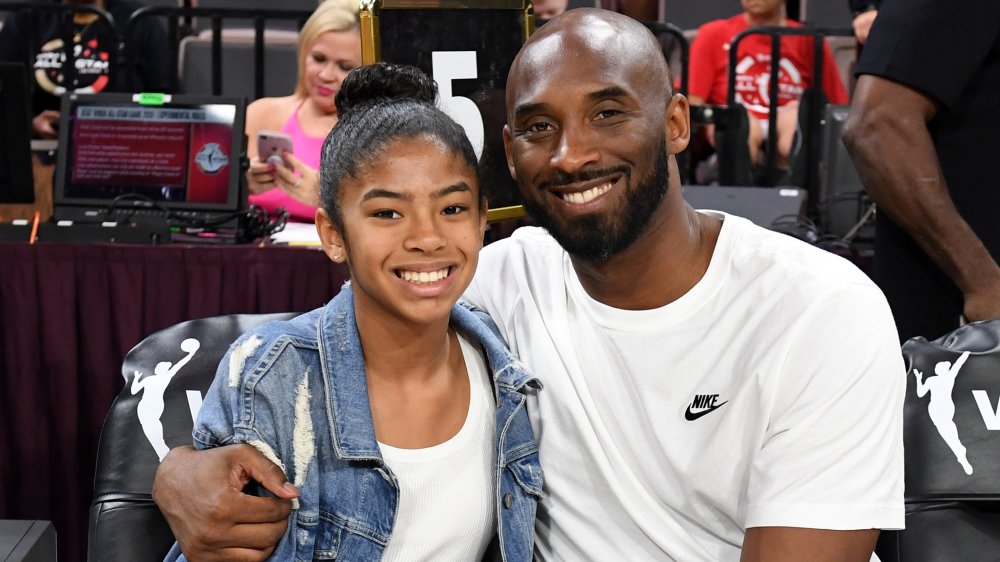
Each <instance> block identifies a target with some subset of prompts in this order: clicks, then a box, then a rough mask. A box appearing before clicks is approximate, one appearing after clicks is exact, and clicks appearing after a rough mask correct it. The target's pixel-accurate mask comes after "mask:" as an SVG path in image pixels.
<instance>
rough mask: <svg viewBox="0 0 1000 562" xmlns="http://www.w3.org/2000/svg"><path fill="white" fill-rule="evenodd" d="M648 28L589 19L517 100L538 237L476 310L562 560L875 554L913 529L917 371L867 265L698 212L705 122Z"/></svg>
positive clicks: (487, 289)
mask: <svg viewBox="0 0 1000 562" xmlns="http://www.w3.org/2000/svg"><path fill="white" fill-rule="evenodd" d="M670 84H671V80H670V75H669V71H668V69H667V66H666V64H664V62H663V58H662V56H660V54H659V50H658V48H657V46H656V44H655V42H654V40H653V39H652V37H651V36H650V35H649V34H648V33H646V32H645V30H644V29H642V26H641V24H638V23H636V22H634V21H632V20H629V19H627V18H624V17H620V16H617V15H615V14H611V13H608V12H601V11H587V10H577V11H572V12H568V13H567V14H565V15H563V16H561V17H560V18H557V19H555V20H553V21H552V22H550V23H549V24H547V25H546V26H545V27H543V28H542V29H541V30H540V31H539V32H538V33H536V34H535V36H533V37H532V38H531V40H530V41H529V42H528V43H527V44H526V45H525V46H524V48H523V49H522V50H521V53H520V54H519V55H518V57H517V58H516V59H515V61H514V64H513V67H512V69H511V72H510V77H509V80H508V84H507V110H508V114H507V117H508V125H507V127H506V128H505V130H504V139H505V145H506V149H507V160H508V164H509V167H510V171H511V174H512V175H513V176H514V178H515V179H516V180H517V181H518V184H519V185H520V187H521V193H522V196H523V198H524V201H525V205H526V206H527V208H528V209H529V211H530V213H531V215H532V217H534V218H535V219H536V221H537V222H538V223H539V224H541V225H542V226H543V227H544V229H542V228H525V229H520V230H518V231H515V233H514V235H513V236H512V237H511V238H510V239H508V240H502V241H500V242H497V243H494V244H492V245H490V246H488V247H487V248H486V249H484V250H483V253H482V256H481V258H480V269H479V272H478V273H477V276H476V279H475V281H474V282H473V285H472V286H471V287H470V289H469V290H468V291H467V292H466V298H467V299H468V300H470V301H472V302H474V303H475V304H477V305H478V306H480V307H482V308H484V309H486V310H487V311H488V312H489V313H490V315H491V316H492V317H493V318H494V320H495V321H496V322H497V323H498V324H499V325H500V328H501V332H502V333H503V334H504V336H505V338H506V339H507V341H508V342H509V344H510V346H511V349H512V350H513V351H515V353H517V354H518V355H519V356H520V357H521V360H522V361H523V362H524V363H525V364H526V365H527V366H528V368H529V369H531V370H532V372H534V373H536V374H537V375H538V376H539V378H540V379H541V380H542V382H543V384H544V385H545V391H544V392H541V393H539V394H538V396H537V397H536V398H533V399H532V400H533V402H529V412H531V414H532V415H533V421H534V422H535V424H536V428H537V432H536V434H537V435H538V436H539V439H540V458H541V461H542V467H543V469H544V471H545V491H546V492H547V496H546V498H545V499H544V500H543V501H542V502H541V504H540V506H539V516H538V520H537V523H536V530H537V539H536V553H537V554H538V557H539V558H540V559H543V560H564V561H571V560H614V559H620V560H682V561H692V560H705V561H710V560H711V561H715V560H733V561H735V560H741V559H742V560H744V561H751V560H769V561H776V560H778V561H780V560H813V561H815V560H859V561H864V560H868V559H869V557H870V555H871V552H872V549H873V547H874V544H875V539H876V537H877V535H878V532H877V529H880V528H898V527H901V526H902V525H903V499H902V492H903V480H902V476H903V475H902V443H901V411H902V410H901V409H902V398H903V391H904V384H905V380H904V372H903V367H902V362H901V360H900V355H899V351H898V347H897V340H896V334H895V330H894V329H893V324H892V319H891V316H890V314H889V311H888V307H887V305H886V302H885V299H884V297H883V296H882V294H881V293H880V292H879V290H878V289H877V288H876V287H875V286H874V285H873V284H872V283H871V281H869V280H868V278H867V277H865V275H863V274H862V273H861V272H860V271H858V270H857V269H856V268H855V267H853V266H852V265H851V264H849V263H848V262H846V261H845V260H842V259H840V258H838V257H835V256H833V255H830V254H828V253H826V252H822V251H820V250H817V249H815V248H813V247H811V246H808V245H806V244H803V243H800V242H798V241H796V240H793V239H791V238H789V237H786V236H783V235H781V234H776V233H773V232H770V231H767V230H764V229H761V228H759V227H756V226H754V225H753V224H752V223H750V222H749V221H746V220H744V219H742V218H739V217H735V216H727V215H723V214H720V213H714V212H698V211H695V210H694V209H692V208H691V207H690V206H689V205H687V204H686V203H685V202H684V200H683V198H682V194H681V189H680V182H679V179H678V174H677V166H676V162H675V159H674V155H675V154H677V153H678V152H680V151H682V150H684V148H685V147H686V146H687V142H688V135H689V121H688V105H687V101H686V100H685V99H684V97H683V96H680V95H673V94H672V90H671V86H670Z"/></svg>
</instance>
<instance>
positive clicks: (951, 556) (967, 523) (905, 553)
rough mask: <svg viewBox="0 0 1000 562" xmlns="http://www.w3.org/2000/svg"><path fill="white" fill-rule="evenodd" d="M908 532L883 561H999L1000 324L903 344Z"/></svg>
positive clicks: (889, 542)
mask: <svg viewBox="0 0 1000 562" xmlns="http://www.w3.org/2000/svg"><path fill="white" fill-rule="evenodd" d="M903 356H904V358H905V359H906V366H907V382H906V401H905V404H904V414H903V415H904V422H903V445H904V449H905V455H906V458H905V466H906V530H904V531H896V532H890V533H883V534H884V535H885V536H884V537H882V539H880V541H879V551H878V554H879V557H880V558H881V559H882V560H883V561H904V560H905V561H907V562H944V561H953V560H996V559H997V552H1000V533H997V529H1000V463H998V462H997V452H998V451H1000V408H998V400H1000V319H997V320H988V321H984V322H974V323H972V324H967V325H965V326H963V327H961V328H959V329H957V330H955V331H953V332H951V333H950V334H947V335H945V336H943V337H941V338H939V339H937V340H934V341H930V342H929V341H927V340H925V339H924V338H919V337H918V338H912V339H910V340H909V341H907V342H906V343H905V344H904V345H903Z"/></svg>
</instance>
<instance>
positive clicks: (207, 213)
mask: <svg viewBox="0 0 1000 562" xmlns="http://www.w3.org/2000/svg"><path fill="white" fill-rule="evenodd" d="M61 111H62V114H61V116H60V120H59V154H58V159H57V162H56V170H55V181H54V184H55V185H54V197H53V202H54V209H53V218H54V219H55V220H56V221H59V222H60V223H61V224H69V223H73V224H80V223H84V224H100V223H118V224H134V225H156V226H164V225H165V226H171V227H172V226H180V227H199V226H212V227H228V226H235V225H236V224H238V219H239V217H240V216H241V215H243V214H245V210H246V208H247V203H246V194H245V193H244V189H243V187H242V185H243V182H242V176H243V169H242V165H241V160H242V159H243V158H244V155H245V153H246V150H245V144H246V143H245V135H244V119H245V114H246V102H245V101H244V100H243V99H242V98H226V97H209V96H183V95H167V94H70V95H66V96H63V100H62V109H61Z"/></svg>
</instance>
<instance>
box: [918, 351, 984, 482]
mask: <svg viewBox="0 0 1000 562" xmlns="http://www.w3.org/2000/svg"><path fill="white" fill-rule="evenodd" d="M919 343H921V344H924V345H926V342H919ZM904 352H905V348H904ZM952 355H953V357H951V358H948V359H943V358H942V357H941V354H940V353H935V354H934V356H932V355H931V354H926V355H922V356H918V357H916V358H915V359H914V361H913V365H912V366H911V368H910V375H911V376H912V379H911V382H912V383H913V389H914V391H915V395H916V398H918V399H920V403H924V402H926V412H927V416H928V418H929V419H930V421H931V423H932V424H933V425H934V428H935V429H937V433H938V435H939V436H940V438H941V439H942V440H943V441H944V443H945V445H947V447H948V449H949V450H950V451H951V453H952V455H954V458H955V461H956V462H957V463H958V465H959V466H961V468H962V470H963V471H964V472H965V474H967V475H972V474H973V473H974V472H975V468H976V467H974V466H973V464H972V462H971V461H970V460H969V452H968V449H967V446H968V444H970V443H974V444H976V445H980V444H984V443H983V442H984V441H987V442H988V441H992V440H994V439H997V438H998V437H1000V436H995V435H996V434H992V435H991V433H992V432H995V431H1000V403H998V404H997V406H994V405H993V400H991V398H990V396H991V395H992V396H994V397H998V398H1000V370H997V369H995V368H994V367H995V365H992V363H995V362H996V358H995V357H990V354H976V355H973V354H972V353H971V352H969V351H964V352H959V351H953V352H952ZM977 355H983V357H979V358H978V359H981V360H983V362H982V364H981V365H974V364H973V363H969V359H970V357H973V361H975V360H976V359H977ZM932 357H933V358H932ZM988 359H993V361H990V362H987V361H985V360H988ZM987 388H991V389H992V392H990V391H988V390H987ZM909 399H912V395H911V396H910V397H908V400H909ZM998 402H1000V400H998ZM973 404H975V410H976V411H977V413H978V414H979V415H978V416H976V415H975V414H972V413H971V410H972V409H973V408H972V405H973ZM979 423H982V425H979ZM984 430H985V431H984ZM984 434H985V435H984ZM922 437H923V438H925V439H927V438H931V437H932V434H929V433H927V434H925V435H923V436H922ZM993 464H994V463H993V461H990V463H989V466H980V468H992V465H993Z"/></svg>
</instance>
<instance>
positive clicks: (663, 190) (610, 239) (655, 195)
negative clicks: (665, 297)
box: [524, 139, 670, 263]
mask: <svg viewBox="0 0 1000 562" xmlns="http://www.w3.org/2000/svg"><path fill="white" fill-rule="evenodd" d="M611 171H612V172H613V170H611ZM621 171H622V172H623V173H624V175H623V179H624V181H625V189H626V193H625V194H624V198H623V201H624V202H623V203H622V205H621V208H620V209H619V210H618V211H617V212H616V211H613V210H612V211H605V212H604V213H603V214H592V215H584V216H582V217H577V218H573V219H571V220H569V221H567V220H565V219H563V218H561V217H557V216H555V215H554V213H552V212H551V207H550V205H547V204H544V203H542V201H544V197H545V196H544V194H543V196H542V197H540V198H527V197H526V198H524V206H525V208H526V209H527V210H528V213H529V214H530V215H531V217H532V218H533V219H535V221H536V222H538V224H540V225H541V226H542V227H544V228H545V229H546V230H548V231H549V233H550V234H552V237H553V238H555V239H556V241H557V242H559V245H560V246H562V247H563V249H565V250H566V251H567V252H569V253H570V254H571V255H573V256H575V257H577V258H580V259H582V260H584V261H589V262H598V263H599V262H606V261H608V260H609V259H611V258H612V257H613V256H615V255H617V254H618V253H620V252H622V251H623V250H625V249H626V248H628V247H629V246H631V245H632V244H633V243H635V241H636V240H638V239H639V237H641V236H642V235H643V234H644V233H645V232H646V230H647V229H648V228H649V221H650V219H651V218H652V216H653V213H654V212H655V211H656V209H658V208H659V206H660V203H661V202H662V201H663V197H664V196H665V195H666V194H667V186H668V184H669V183H670V182H669V180H670V170H669V167H668V165H667V141H666V139H664V140H663V141H661V143H660V147H659V150H658V151H657V154H656V157H655V158H654V161H653V169H652V170H651V171H650V173H649V175H648V176H647V177H645V178H641V179H639V180H638V181H637V182H636V184H635V185H632V175H631V170H630V169H628V168H623V169H621ZM607 172H608V171H604V170H602V171H598V172H597V173H596V174H595V173H594V172H590V173H588V172H582V173H579V174H573V175H571V176H560V177H559V178H557V179H555V180H553V181H552V182H546V183H545V184H543V185H553V186H554V185H566V184H570V183H576V182H582V181H588V180H589V179H593V178H594V177H600V176H602V175H607ZM540 190H541V191H544V189H543V188H542V187H541V186H540Z"/></svg>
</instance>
